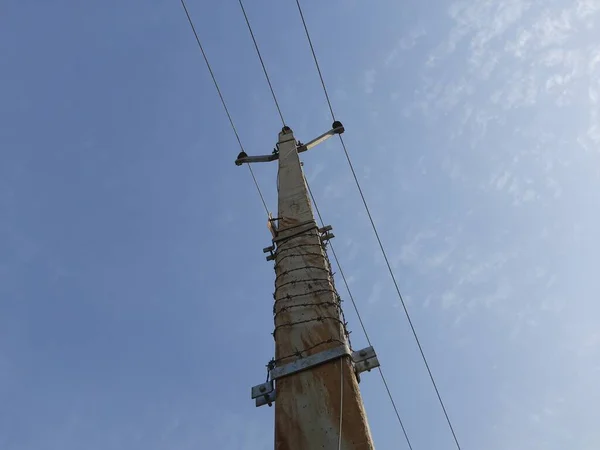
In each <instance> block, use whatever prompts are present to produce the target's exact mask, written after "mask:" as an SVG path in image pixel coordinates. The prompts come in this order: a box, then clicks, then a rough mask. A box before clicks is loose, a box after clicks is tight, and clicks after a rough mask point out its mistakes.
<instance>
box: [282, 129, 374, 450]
mask: <svg viewBox="0 0 600 450" xmlns="http://www.w3.org/2000/svg"><path fill="white" fill-rule="evenodd" d="M278 206H279V213H278V217H279V218H280V219H279V227H278V236H277V251H276V258H275V261H276V264H275V272H276V280H275V307H274V313H275V332H274V337H275V358H276V360H277V361H278V362H279V363H282V364H285V363H289V362H292V361H294V360H295V359H297V358H298V357H299V356H298V352H299V351H301V352H302V356H304V357H306V356H309V355H311V354H314V353H319V352H322V351H324V350H327V349H328V348H332V347H337V346H339V345H342V344H346V335H345V333H344V331H345V329H344V324H343V322H342V320H341V318H340V310H339V305H338V297H337V294H336V292H335V289H334V286H333V283H332V280H331V278H330V268H329V265H328V262H327V259H326V258H325V254H324V249H323V248H322V245H321V241H320V236H319V232H318V229H317V225H316V222H315V220H314V216H313V212H312V209H311V205H310V201H309V199H308V192H307V189H306V184H305V182H304V177H303V174H302V168H301V166H300V160H299V157H298V153H297V151H296V141H295V139H294V135H293V133H292V131H291V130H289V129H285V128H284V130H283V131H282V132H281V133H280V134H279V204H278ZM349 358H350V357H349V356H346V357H343V358H340V359H337V360H333V361H329V362H327V363H324V364H322V365H320V366H317V367H313V368H311V369H308V370H305V371H302V372H298V373H295V374H293V375H290V376H288V377H285V378H281V379H278V380H277V382H276V389H277V391H276V392H277V394H276V395H277V401H276V402H275V449H276V450H301V449H302V450H306V449H337V448H338V441H339V434H340V430H339V426H340V414H342V413H343V425H342V446H341V448H342V449H344V450H370V449H373V448H374V447H373V442H372V439H371V433H370V430H369V426H368V423H367V418H366V415H365V411H364V406H363V404H362V399H361V396H360V391H359V388H358V383H357V380H356V376H355V374H354V370H353V368H352V364H351V362H350V359H349ZM340 364H342V368H341V371H340ZM340 377H341V379H340ZM342 383H343V385H342ZM340 393H342V395H343V405H344V407H343V411H340Z"/></svg>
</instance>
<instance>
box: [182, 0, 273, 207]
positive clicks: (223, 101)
mask: <svg viewBox="0 0 600 450" xmlns="http://www.w3.org/2000/svg"><path fill="white" fill-rule="evenodd" d="M181 6H183V10H184V11H185V15H186V16H187V19H188V22H189V24H190V27H191V29H192V31H193V33H194V36H195V37H196V42H197V43H198V47H199V48H200V51H201V52H202V57H203V58H204V62H205V63H206V67H207V68H208V72H209V73H210V76H211V78H212V80H213V83H214V85H215V88H216V89H217V94H219V98H220V99H221V104H222V105H223V109H224V110H225V113H226V114H227V118H228V119H229V123H230V124H231V129H232V130H233V133H234V134H235V138H236V139H237V141H238V144H239V145H240V149H241V151H242V152H244V153H245V150H244V146H243V145H242V140H241V139H240V135H239V134H238V132H237V129H236V127H235V124H234V123H233V119H232V118H231V114H230V113H229V108H227V104H226V103H225V99H224V98H223V94H222V93H221V89H220V88H219V83H217V78H216V77H215V74H214V72H213V70H212V67H211V65H210V62H209V61H208V57H207V56H206V52H205V51H204V47H203V46H202V42H200V37H199V36H198V33H197V32H196V27H195V26H194V22H193V21H192V18H191V17H190V13H189V11H188V9H187V5H186V4H185V0H181ZM247 166H248V169H250V175H252V180H254V185H255V186H256V190H257V191H258V195H259V196H260V200H261V202H262V204H263V206H264V208H265V212H266V213H267V215H268V214H269V208H267V203H266V202H265V197H264V196H263V193H262V191H261V189H260V186H259V185H258V181H257V180H256V176H255V175H254V171H253V170H252V167H250V164H247Z"/></svg>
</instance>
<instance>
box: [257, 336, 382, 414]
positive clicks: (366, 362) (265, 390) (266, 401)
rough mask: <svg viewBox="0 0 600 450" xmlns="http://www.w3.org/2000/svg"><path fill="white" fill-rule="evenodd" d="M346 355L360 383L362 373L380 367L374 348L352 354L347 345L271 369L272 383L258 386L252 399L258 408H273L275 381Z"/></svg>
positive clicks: (268, 382)
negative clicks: (267, 406)
mask: <svg viewBox="0 0 600 450" xmlns="http://www.w3.org/2000/svg"><path fill="white" fill-rule="evenodd" d="M346 355H350V356H351V357H352V363H353V365H354V373H355V374H356V378H357V379H358V381H360V374H361V373H362V372H370V371H371V370H372V369H375V368H377V367H379V360H378V359H377V354H376V353H375V349H374V348H373V347H366V348H363V349H362V350H358V351H356V352H352V353H350V349H349V348H348V347H347V346H346V345H340V346H339V347H334V348H330V349H327V350H324V351H322V352H320V353H315V354H314V355H310V356H307V357H306V358H299V359H297V360H296V361H293V362H291V363H289V364H285V365H283V366H280V367H275V368H274V369H271V370H270V371H269V377H270V381H267V382H266V383H262V384H258V385H256V386H254V387H253V388H252V398H253V399H255V400H256V406H257V407H259V406H263V405H269V406H272V404H273V402H274V401H275V387H274V386H273V381H275V380H278V379H280V378H284V377H288V376H290V375H293V374H295V373H298V372H302V371H304V370H307V369H310V368H312V367H315V366H318V365H321V364H323V363H326V362H328V361H332V360H334V359H338V358H342V357H344V356H346Z"/></svg>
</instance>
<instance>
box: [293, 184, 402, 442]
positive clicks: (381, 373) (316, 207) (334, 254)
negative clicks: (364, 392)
mask: <svg viewBox="0 0 600 450" xmlns="http://www.w3.org/2000/svg"><path fill="white" fill-rule="evenodd" d="M305 181H306V187H307V188H308V193H309V194H310V198H311V199H312V203H313V205H315V211H316V212H317V216H318V217H319V221H320V222H321V226H322V227H324V226H325V222H324V221H323V217H322V216H321V211H320V210H319V206H318V205H317V201H316V200H315V196H314V195H313V193H312V190H311V188H310V185H309V184H308V180H307V179H306V178H305ZM329 248H331V253H332V254H333V259H334V260H335V263H336V265H337V268H338V270H339V272H340V276H341V277H342V280H343V281H344V286H345V287H346V291H347V292H348V297H349V298H350V301H351V302H352V306H353V307H354V311H355V312H356V316H357V317H358V321H359V323H360V326H361V328H362V330H363V333H364V335H365V338H366V339H367V343H368V344H369V346H371V347H372V346H373V344H372V343H371V339H370V338H369V333H367V328H366V327H365V324H364V322H363V320H362V317H361V315H360V312H359V311H358V306H357V305H356V301H355V300H354V295H352V291H351V290H350V284H349V283H348V280H347V279H346V275H345V273H344V269H342V265H341V264H340V260H339V259H338V256H337V253H336V252H335V248H334V246H333V243H332V242H331V241H329ZM378 370H379V375H380V376H381V380H382V381H383V385H384V386H385V390H386V391H387V394H388V397H389V399H390V402H391V404H392V407H393V408H394V412H395V413H396V418H397V419H398V423H399V424H400V428H402V433H404V437H405V439H406V443H407V444H408V448H409V449H410V450H413V448H412V445H411V443H410V439H409V438H408V433H407V432H406V428H404V423H403V422H402V419H401V418H400V413H399V412H398V408H397V407H396V402H395V401H394V397H393V396H392V392H391V391H390V388H389V387H388V384H387V380H386V379H385V375H384V374H383V369H382V368H381V366H380V367H378Z"/></svg>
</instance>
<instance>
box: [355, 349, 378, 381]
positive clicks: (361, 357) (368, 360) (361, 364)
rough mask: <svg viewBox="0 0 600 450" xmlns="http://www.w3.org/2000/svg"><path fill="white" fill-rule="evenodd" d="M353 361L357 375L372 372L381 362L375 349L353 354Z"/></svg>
mask: <svg viewBox="0 0 600 450" xmlns="http://www.w3.org/2000/svg"><path fill="white" fill-rule="evenodd" d="M352 361H353V362H354V371H355V372H356V374H357V375H358V374H359V373H362V372H366V371H368V372H370V371H371V369H375V368H377V367H379V360H378V359H377V355H376V354H375V349H374V348H373V347H366V348H363V349H362V350H359V351H357V352H352Z"/></svg>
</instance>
